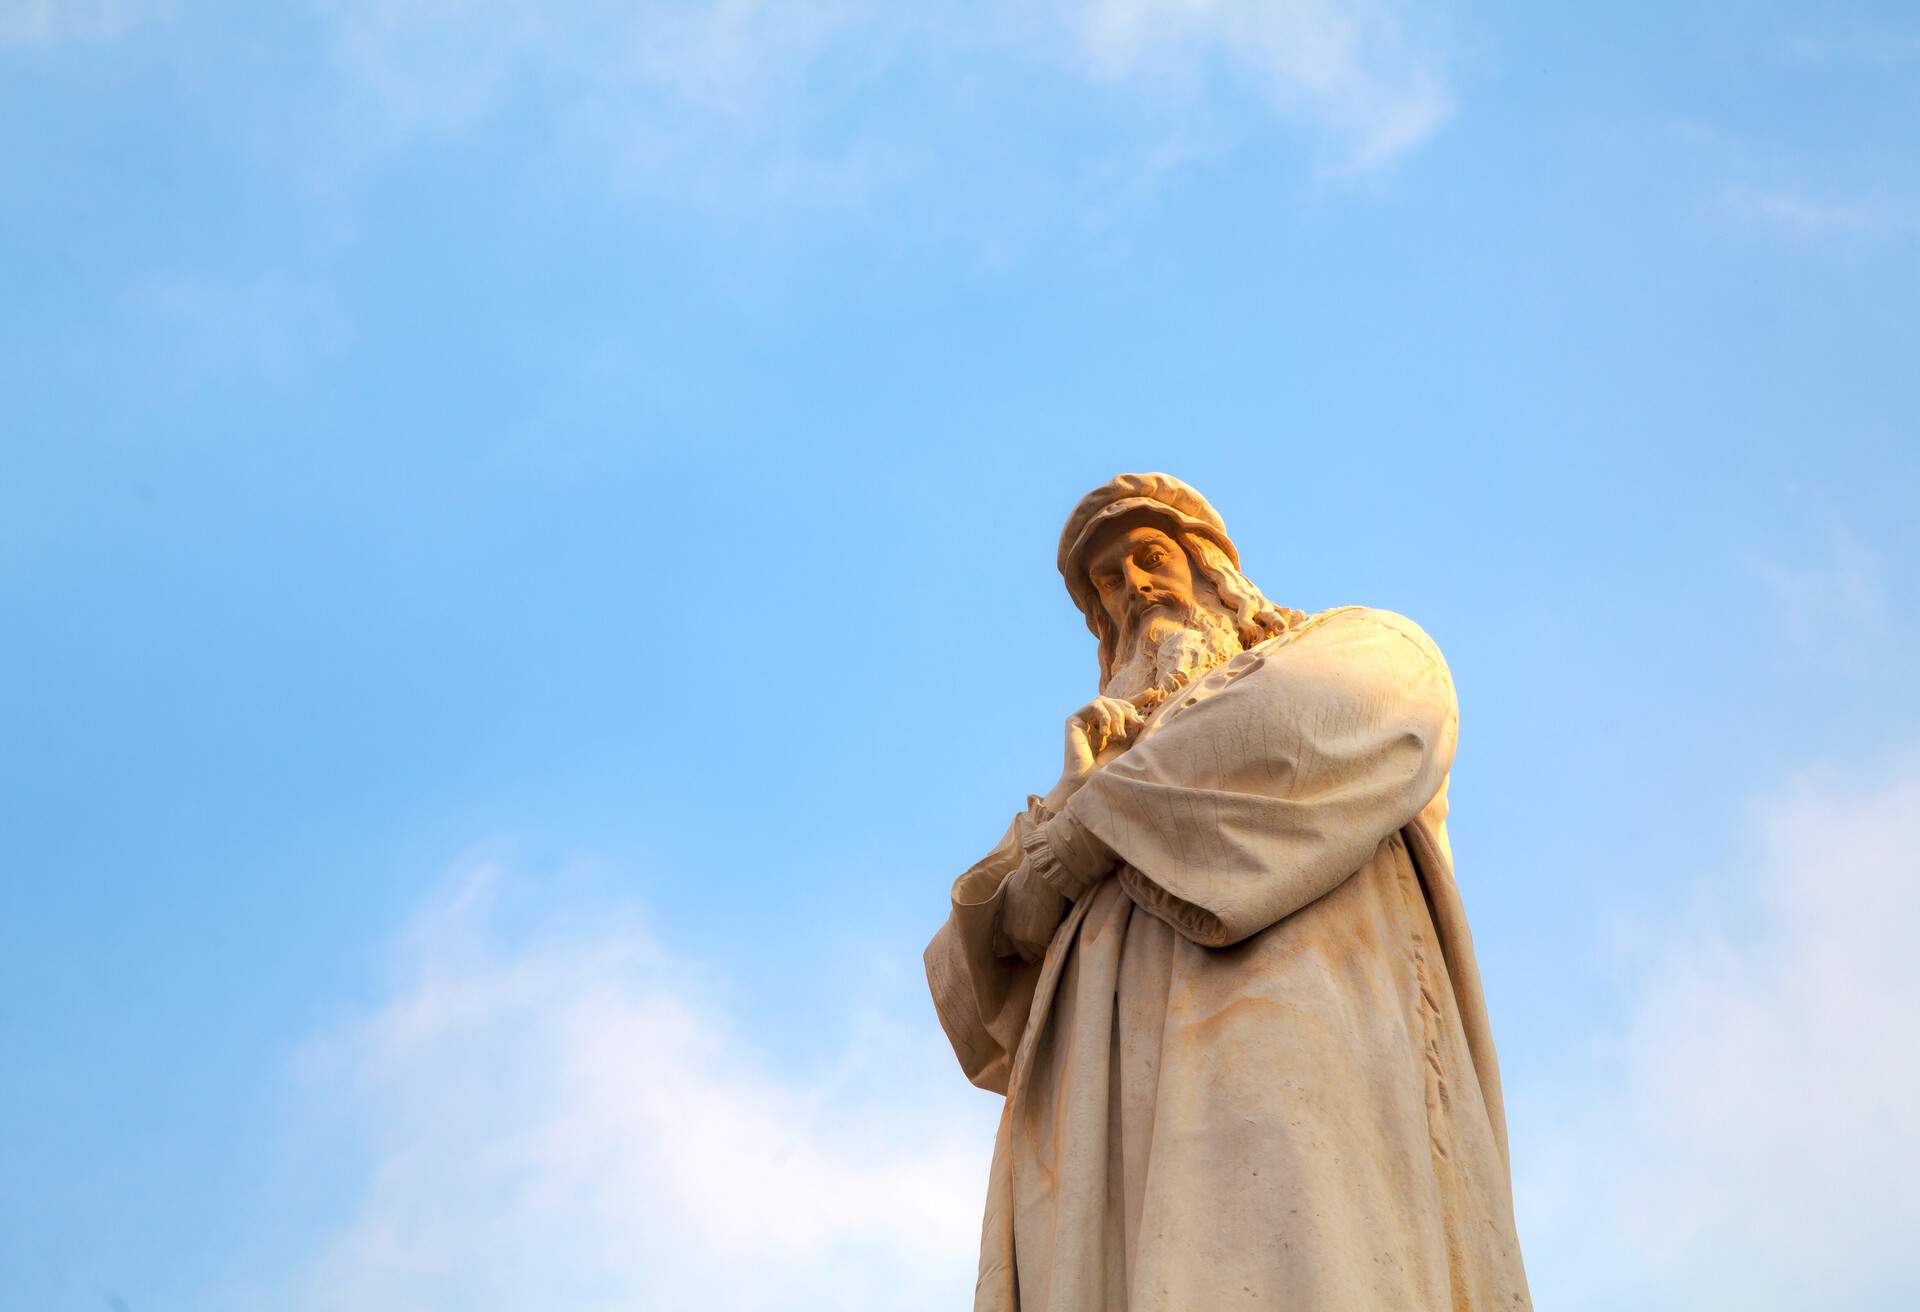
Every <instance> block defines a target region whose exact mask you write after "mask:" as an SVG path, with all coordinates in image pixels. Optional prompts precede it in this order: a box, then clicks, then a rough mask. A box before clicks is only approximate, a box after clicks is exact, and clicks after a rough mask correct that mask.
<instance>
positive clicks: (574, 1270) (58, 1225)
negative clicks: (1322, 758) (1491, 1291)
mask: <svg viewBox="0 0 1920 1312" xmlns="http://www.w3.org/2000/svg"><path fill="white" fill-rule="evenodd" d="M1917 75H1920V22H1916V21H1915V19H1914V16H1913V14H1912V13H1911V11H1910V10H1907V9H1905V8H1903V7H1902V6H1897V5H1881V6H1875V5H1849V4H1839V5H1830V6H1821V7H1819V9H1818V11H1817V12H1815V11H1814V10H1813V9H1812V8H1810V7H1800V6H1789V5H1784V4H1740V5H1735V4H1718V5H1704V4H1688V3H1680V4H1663V5H1623V6H1613V7H1607V8H1603V9H1601V10H1592V11H1583V12H1581V13H1580V14H1578V15H1577V16H1575V15H1572V14H1570V13H1562V12H1557V11H1553V10H1552V9H1551V8H1548V9H1543V8H1542V7H1540V6H1522V5H1443V6H1436V7H1426V6H1421V7H1415V6H1412V5H1409V4H1404V3H1400V0H1308V2H1306V3H1270V4H1257V3H1251V2H1247V0H1243V2H1240V3H1235V2H1234V0H1214V2H1213V3H1198V2H1189V0H1048V2H1047V3H1042V4H1038V5H1012V4H1005V3H1000V2H999V0H989V2H988V3H979V4H972V5H957V4H946V3H930V4H926V5H921V6H913V7H903V6H888V5H881V4H877V3H873V2H872V0H836V2H833V3H828V2H826V0H790V2H789V3H786V4H780V5H775V4H771V3H755V2H754V0H719V2H717V3H715V2H713V0H682V2H680V3H674V4H651V3H634V4H618V5H616V4H603V3H577V4H568V3H547V4H533V3H526V2H522V0H451V2H446V0H443V2H438V3H428V2H427V0H368V2H366V3H358V4H355V3H346V2H345V0H339V2H335V3H326V2H316V3H313V4H297V3H289V4H282V5H270V4H269V5H263V4H249V5H239V4H230V5H220V4H194V3H190V0H175V2H173V3H167V2H166V0H153V2H152V3H145V2H143V0H72V2H71V3H57V2H56V0H0V145H3V146H4V154H3V156H0V157H3V158H4V159H5V161H6V167H5V172H4V175H3V176H4V178H5V188H6V191H5V195H6V200H7V204H6V205H5V207H4V210H0V603H4V612H5V614H6V616H7V624H6V627H5V630H4V640H0V741H4V743H5V745H6V750H5V752H4V754H0V770H4V771H5V779H4V788H0V833H3V834H4V835H5V839H6V843H5V849H6V853H5V858H4V861H3V862H0V873H3V876H4V880H5V884H4V887H5V910H6V914H5V915H4V916H3V917H0V999H4V1002H0V1132H3V1133H4V1145H5V1157H6V1161H7V1168H6V1170H5V1171H4V1172H0V1306H4V1307H6V1308H9V1309H11V1308H20V1309H35V1310H40V1309H116V1308H130V1309H133V1310H134V1312H149V1309H162V1308H193V1309H212V1310H216V1312H220V1310H224V1309H241V1308H249V1309H253V1308H263V1307H274V1308H294V1309H305V1308H316V1309H317V1308H354V1309H384V1308H395V1309H399V1308H425V1307H452V1306H462V1307H476V1308H508V1309H517V1308H529V1309H531V1308H542V1309H550V1308H555V1307H568V1308H599V1307H616V1306H617V1307H623V1308H632V1307H661V1308H678V1307H688V1306H701V1305H718V1304H717V1303H716V1302H715V1301H714V1300H715V1299H716V1298H718V1297H720V1296H719V1295H717V1294H716V1293H715V1291H716V1289H718V1290H721V1291H724V1295H725V1297H724V1299H723V1300H722V1301H724V1302H726V1303H727V1305H730V1306H740V1307H769V1308H776V1307H777V1308H813V1307H818V1308H839V1307H852V1308H893V1307H899V1308H909V1307H912V1308H918V1307H926V1308H935V1307H952V1306H959V1305H964V1302H965V1299H966V1297H967V1295H968V1291H970V1289H971V1283H972V1263H973V1251H974V1244H975V1238H976V1236H977V1224H978V1215H979V1208H980V1204H981V1201H982V1195H983V1185H984V1179H985V1168H986V1153H987V1148H988V1143H989V1140H990V1136H991V1130H992V1121H993V1117H994V1115H995V1111H996V1109H995V1107H994V1106H993V1102H994V1100H993V1099H992V1098H990V1097H989V1096H987V1095H984V1094H980V1093H978V1092H977V1091H975V1090H972V1089H970V1088H968V1087H966V1086H965V1085H964V1083H963V1081H962V1080H961V1077H960V1075H959V1072H958V1070H957V1068H955V1067H954V1066H953V1064H952V1060H951V1057H950V1055H948V1054H947V1053H945V1051H944V1044H943V1042H942V1041H941V1040H940V1037H939V1035H938V1032H937V1027H936V1026H935V1023H934V1020H933V1016H932V1012H931V1008H930V1006H929V1005H928V1004H927V1002H926V1000H925V997H924V987H923V985H922V982H921V980H920V977H919V966H918V952H919V949H920V947H921V946H922V945H923V944H924V942H925V940H926V938H927V937H928V936H929V935H930V934H931V933H932V931H933V929H934V928H935V927H936V925H937V924H938V922H939V920H940V918H941V916H942V915H943V914H944V910H943V909H944V904H945V889H946V885H947V883H948V881H949V880H950V879H951V877H952V875H953V874H954V873H955V872H957V871H958V870H959V869H961V868H963V867H964V866H966V865H967V864H969V863H970V862H971V861H972V860H973V859H975V858H976V857H977V856H978V855H979V854H980V852H981V851H982V850H984V848H985V847H986V846H987V845H988V844H990V843H991V842H992V840H993V839H994V838H995V837H996V836H997V835H998V834H999V832H1000V830H1001V828H1002V827H1003V826H1004V824H1005V822H1006V818H1007V815H1008V814H1009V812H1010V811H1011V810H1012V809H1014V808H1016V807H1017V806H1019V805H1020V804H1021V802H1022V799H1023V798H1024V796H1025V795H1026V793H1027V792H1029V791H1043V790H1044V789H1045V787H1046V786H1047V785H1048V784H1049V783H1050V782H1051V781H1052V778H1053V775H1054V773H1055V771H1056V770H1057V768H1058V766H1057V761H1058V736H1059V725H1060V721H1061V718H1062V717H1063V716H1064V715H1065V714H1066V713H1067V712H1069V711H1071V710H1072V709H1073V708H1074V707H1076V706H1078V705H1079V704H1080V703H1081V702H1083V701H1084V700H1085V699H1086V698H1087V696H1088V695H1090V693H1091V691H1092V688H1091V683H1092V675H1093V653H1092V649H1091V643H1090V639H1089V638H1088V636H1087V635H1086V633H1085V631H1084V629H1083V628H1082V626H1081V623H1080V620H1079V617H1078V616H1077V614H1076V613H1074V612H1073V611H1072V609H1071V607H1070V605H1069V603H1068V601H1067V598H1066V596H1065V593H1064V591H1063V589H1062V588H1061V587H1060V584H1059V580H1058V578H1057V576H1056V575H1055V574H1054V572H1053V564H1052V561H1053V550H1054V540H1055V536H1056V535H1057V533H1058V530H1059V525H1060V522H1061V520H1062V519H1063V518H1064V516H1065V513H1066V511H1067V510H1068V508H1069V507H1070V506H1071V504H1072V503H1073V501H1074V499H1075V498H1077V497H1078V496H1079V495H1080V493H1082V492H1083V491H1085V490H1086V489H1087V488H1088V487H1090V486H1092V485H1093V484H1095V483H1097V482H1099V481H1101V480H1103V479H1105V478H1106V477H1108V476H1109V475H1111V474H1113V473H1115V472H1118V471H1121V470H1134V469H1167V470H1169V471H1171V472H1174V473H1176V474H1179V475H1180V476H1182V477H1184V478H1186V479H1188V480H1189V481H1191V482H1193V483H1194V484H1196V485H1197V486H1199V487H1200V488H1201V489H1202V490H1204V491H1205V492H1207V493H1208V495H1209V496H1211V497H1212V498H1213V500H1214V502H1215V504H1216V505H1217V506H1218V507H1219V508H1220V510H1221V511H1222V512H1223V514H1224V515H1225V517H1226V519H1227V522H1228V525H1229V527H1230V529H1231V530H1232V531H1233V533H1234V535H1235V537H1236V539H1237V540H1238V542H1239V544H1240V549H1241V554H1242V557H1243V559H1244V561H1245V563H1246V566H1247V570H1248V573H1249V574H1250V576H1251V577H1253V578H1254V579H1255V580H1256V581H1257V582H1258V583H1259V584H1260V585H1261V586H1262V588H1263V589H1264V590H1265V591H1266V592H1267V593H1268V594H1269V595H1270V596H1272V597H1273V598H1274V599H1275V600H1276V601H1279V602H1281V603H1283V604H1289V605H1295V606H1300V607H1302V608H1304V609H1309V610H1311V609H1318V608H1321V607H1325V606H1329V605H1334V604H1340V603H1346V602H1364V603H1367V604H1372V605H1379V606H1385V607H1389V608H1392V609H1396V610H1401V611H1404V612H1406V613H1408V614H1411V615H1413V616H1414V617H1415V618H1417V619H1418V620H1420V621H1421V622H1422V623H1423V624H1424V625H1425V626H1426V627H1427V628H1428V629H1429V631H1430V632H1432V633H1433V634H1434V636H1435V637H1436V638H1437V640H1438V641H1439V642H1440V644H1441V645H1442V647H1443V649H1444V650H1445V651H1446V652H1447V653H1448V656H1449V658H1450V660H1451V662H1452V665H1453V669H1454V674H1455V678H1456V682H1457V683H1458V685H1459V688H1460V694H1461V700H1462V706H1463V732H1462V738H1461V749H1460V756H1459V761H1458V764H1457V767H1456V773H1455V781H1454V788H1453V798H1454V807H1455V819H1454V834H1453V840H1454V845H1455V849H1456V853H1457V855H1458V858H1459V864H1460V875H1461V882H1462V885H1463V889H1464V892H1465V895H1466V898H1467V903H1468V908H1469V911H1470V913H1471V915H1472V918H1473V922H1474V927H1475V932H1476V935H1477V940H1478V944H1479V950H1480V954H1481V958H1482V965H1483V968H1484V970H1485V973H1486V976H1487V984H1488V991H1489V996H1490V1003H1491V1008H1492V1013H1493V1020H1494V1024H1495V1030H1496V1034H1497V1036H1498V1039H1499V1041H1500V1046H1501V1054H1502V1058H1503V1062H1504V1065H1505V1069H1506V1072H1507V1079H1508V1084H1509V1089H1510V1098H1511V1100H1512V1103H1513V1120H1514V1149H1515V1166H1516V1170H1515V1175H1516V1187H1517V1191H1518V1204H1519V1211H1520V1225H1521V1233H1522V1239H1523V1243H1524V1245H1525V1248H1526V1252H1527V1257H1528V1262H1529V1268H1530V1271H1531V1273H1532V1276H1533V1280H1534V1284H1535V1295H1536V1300H1537V1301H1538V1303H1539V1304H1540V1306H1542V1307H1544V1308H1567V1309H1610V1308H1625V1307H1633V1308H1675V1309H1680V1308H1686V1309H1698V1308H1708V1307H1739V1308H1743V1309H1763V1308H1780V1309H1799V1308H1805V1307H1810V1306H1816V1305H1818V1306H1822V1307H1846V1308H1876V1309H1877V1308H1895V1307H1901V1308H1904V1307H1910V1306H1912V1305H1913V1301H1914V1299H1915V1298H1916V1297H1917V1296H1920V1263H1916V1261H1915V1259H1914V1257H1913V1254H1912V1251H1911V1243H1910V1238H1909V1236H1910V1233H1911V1229H1912V1226H1913V1224H1914V1223H1915V1222H1916V1221H1920V1184H1916V1181H1920V1133H1916V1131H1915V1129H1914V1126H1913V1122H1912V1118H1911V1116H1910V1115H1909V1114H1908V1113H1907V1112H1906V1111H1905V1107H1906V1103H1907V1101H1908V1098H1907V1091H1909V1090H1911V1088H1912V1086H1913V1083H1914V1081H1915V1079H1916V1078H1920V1052H1916V1050H1915V1045H1914V1041H1913V1039H1912V1037H1911V1017H1912V1015H1913V1014H1914V1012H1915V1010H1916V1009H1920V985H1916V982H1915V979H1914V974H1913V972H1912V969H1911V961H1910V953H1909V952H1908V950H1907V949H1906V944H1907V943H1908V942H1910V940H1911V936H1912V930H1913V926H1914V924H1915V921H1916V918H1917V917H1920V893H1916V882H1915V877H1916V875H1920V869H1917V868H1916V862H1915V858H1914V856H1913V855H1912V850H1911V839H1910V832H1911V829H1912V824H1911V820H1912V817H1913V816H1914V815H1916V814H1920V695H1916V692H1915V685H1914V681H1913V675H1912V670H1913V669H1914V668H1915V666H1916V661H1920V627H1917V626H1916V623H1915V621H1914V619H1913V614H1914V610H1915V605H1916V602H1920V597H1917V596H1916V591H1917V585H1916V563H1917V562H1920V527H1916V520H1917V519H1920V517H1917V516H1916V515H1915V513H1914V506H1915V502H1916V495H1917V494H1920V440H1917V439H1920V382H1916V379H1920V371H1916V369H1915V367H1914V361H1915V360H1916V358H1920V327H1917V325H1920V316H1917V315H1916V313H1915V308H1916V305H1917V304H1920V301H1917V300H1916V294H1917V293H1920V161H1916V156H1915V149H1914V142H1915V141H1916V140H1920V76H1917Z"/></svg>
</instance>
